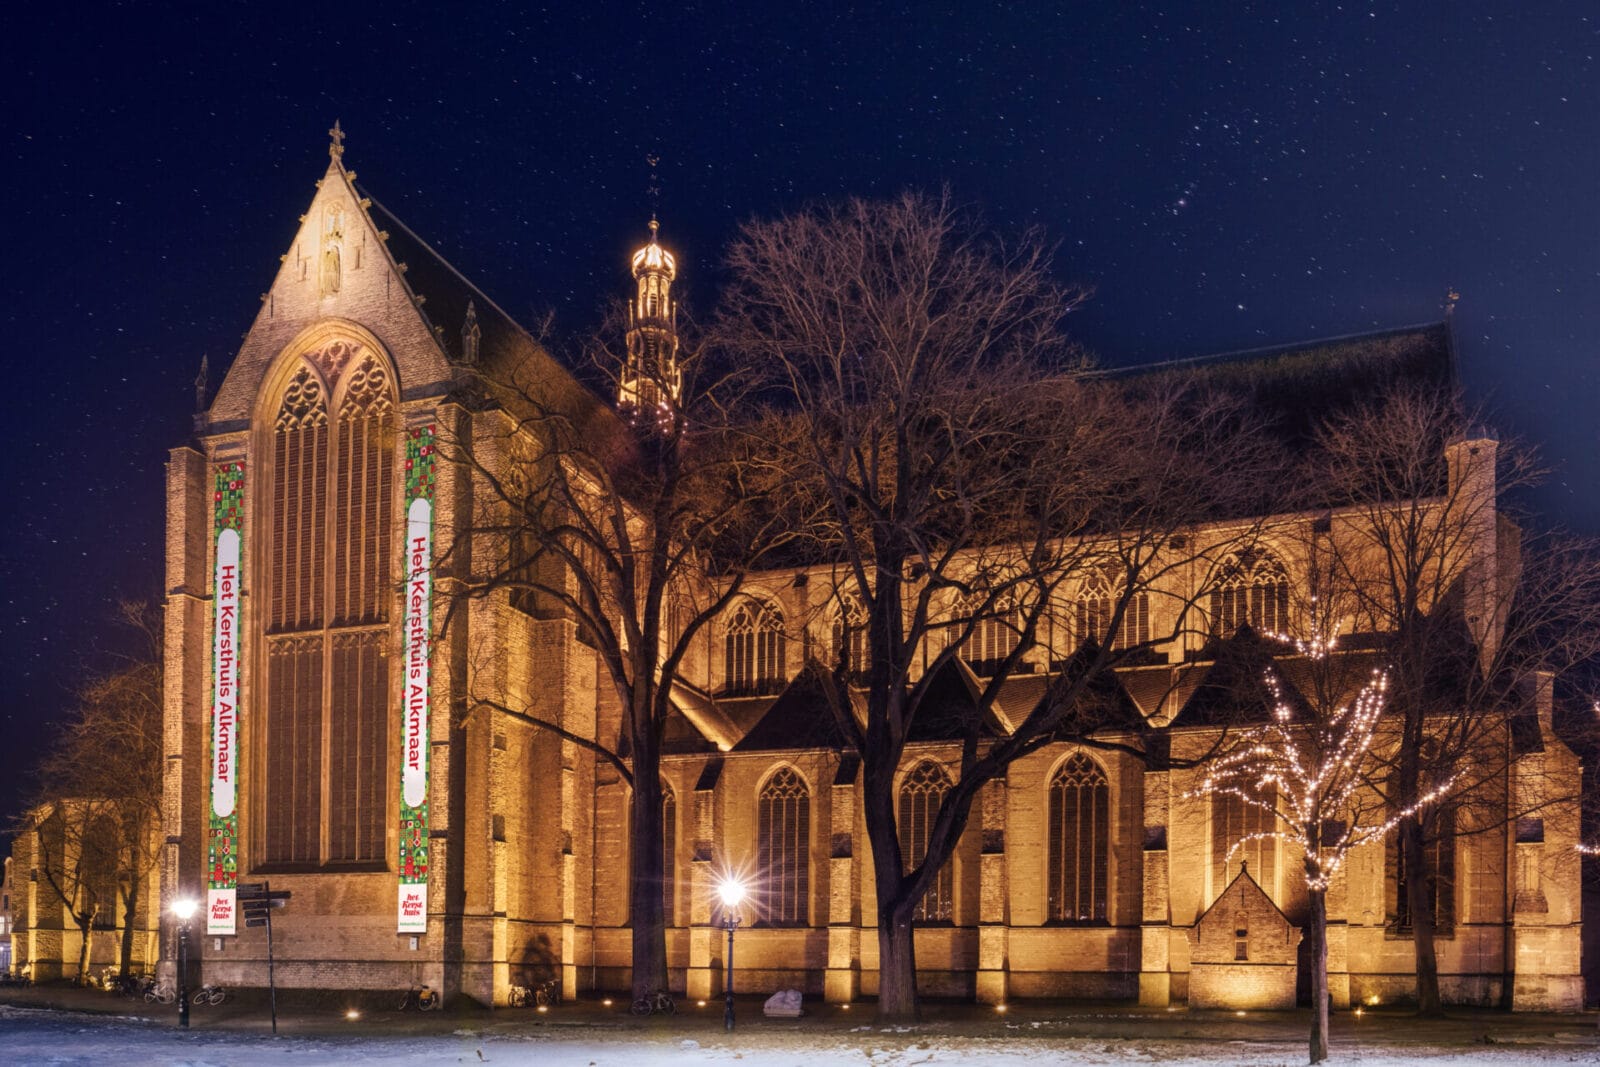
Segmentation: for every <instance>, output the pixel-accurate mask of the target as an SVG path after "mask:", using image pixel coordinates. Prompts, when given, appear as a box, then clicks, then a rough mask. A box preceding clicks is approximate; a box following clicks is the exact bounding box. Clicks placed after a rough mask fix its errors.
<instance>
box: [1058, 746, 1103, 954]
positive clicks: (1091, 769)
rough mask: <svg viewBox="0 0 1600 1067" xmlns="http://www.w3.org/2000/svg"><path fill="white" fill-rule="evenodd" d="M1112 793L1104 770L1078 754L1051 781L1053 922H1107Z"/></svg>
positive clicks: (1062, 766) (1064, 764) (1063, 765)
mask: <svg viewBox="0 0 1600 1067" xmlns="http://www.w3.org/2000/svg"><path fill="white" fill-rule="evenodd" d="M1110 837H1111V791H1110V787H1109V785H1108V784H1107V782H1106V776H1105V773H1104V772H1103V771H1101V770H1100V768H1099V767H1098V766H1097V765H1096V764H1095V762H1094V761H1093V760H1091V759H1089V758H1088V757H1087V756H1083V755H1081V754H1080V755H1075V756H1073V757H1071V758H1070V759H1068V760H1067V761H1066V762H1065V763H1063V764H1062V765H1061V767H1060V768H1059V769H1058V770H1057V771H1056V773H1055V777H1053V778H1052V779H1051V780H1050V855H1049V864H1050V868H1049V885H1048V887H1047V888H1048V891H1049V898H1050V900H1049V903H1050V918H1051V919H1052V920H1054V921H1056V922H1080V923H1081V922H1104V921H1105V919H1106V871H1107V868H1108V865H1109V863H1108V853H1109V848H1108V846H1109V844H1110Z"/></svg>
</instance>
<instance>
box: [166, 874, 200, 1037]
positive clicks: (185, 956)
mask: <svg viewBox="0 0 1600 1067" xmlns="http://www.w3.org/2000/svg"><path fill="white" fill-rule="evenodd" d="M199 907H200V902H199V901H197V900H195V899H194V898H193V897H179V898H178V899H177V900H174V901H173V902H172V914H173V915H174V916H175V917H176V918H177V920H178V1027H179V1029H183V1030H187V1029H188V1028H189V920H191V919H193V918H194V913H195V911H196V910H198V909H199Z"/></svg>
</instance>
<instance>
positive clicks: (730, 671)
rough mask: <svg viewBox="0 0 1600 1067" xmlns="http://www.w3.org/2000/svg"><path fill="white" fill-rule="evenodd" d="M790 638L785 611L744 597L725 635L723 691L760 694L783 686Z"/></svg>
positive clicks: (732, 693)
mask: <svg viewBox="0 0 1600 1067" xmlns="http://www.w3.org/2000/svg"><path fill="white" fill-rule="evenodd" d="M786 645H787V641H786V638H785V637H784V632H783V615H782V613H781V612H779V611H778V609H777V608H775V607H772V606H770V605H766V604H761V603H758V602H757V601H754V600H748V599H747V600H743V601H741V602H740V603H739V606H738V607H737V608H735V609H734V612H733V617H732V618H731V619H729V620H728V626H727V630H726V635H725V637H724V639H723V652H724V669H725V671H726V676H725V685H724V689H723V692H724V693H725V694H726V695H728V696H758V695H761V694H766V693H776V692H778V691H779V690H780V689H782V688H783V683H784V679H785V677H786V670H785V664H784V660H785V658H786V653H787V651H788V650H787V647H786Z"/></svg>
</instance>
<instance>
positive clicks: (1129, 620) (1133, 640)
mask: <svg viewBox="0 0 1600 1067" xmlns="http://www.w3.org/2000/svg"><path fill="white" fill-rule="evenodd" d="M1117 599H1118V597H1117V594H1116V593H1115V592H1113V591H1112V588H1111V583H1110V582H1108V581H1107V580H1106V579H1105V578H1104V577H1101V576H1100V575H1095V576H1093V577H1091V578H1090V579H1088V580H1087V581H1085V582H1084V583H1083V586H1082V587H1081V588H1080V589H1079V590H1078V599H1077V601H1076V603H1074V605H1073V616H1074V622H1075V623H1076V624H1077V625H1076V628H1075V633H1076V636H1077V638H1078V640H1079V641H1093V642H1094V643H1095V644H1097V645H1099V646H1101V647H1102V648H1104V647H1106V644H1107V641H1106V638H1107V637H1108V636H1109V637H1110V638H1111V641H1110V647H1111V648H1112V649H1114V650H1117V651H1121V650H1123V649H1126V648H1131V647H1133V646H1135V645H1142V644H1145V643H1147V642H1148V641H1149V640H1150V594H1148V593H1135V594H1133V595H1132V596H1130V597H1129V598H1128V605H1127V608H1126V609H1125V610H1124V611H1123V613H1122V624H1121V625H1120V626H1119V627H1117V632H1116V633H1115V634H1112V633H1111V620H1112V617H1113V616H1115V614H1116V610H1117Z"/></svg>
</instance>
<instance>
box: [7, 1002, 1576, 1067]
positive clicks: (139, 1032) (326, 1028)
mask: <svg viewBox="0 0 1600 1067" xmlns="http://www.w3.org/2000/svg"><path fill="white" fill-rule="evenodd" d="M110 1006H111V1005H110V1004H108V1005H107V1007H110ZM712 1007H715V1006H714V1005H713V1006H712ZM750 1009H751V1011H750V1013H749V1015H747V1016H746V1017H745V1020H744V1027H743V1028H742V1029H740V1030H738V1031H736V1032H735V1033H734V1034H732V1035H727V1034H724V1032H723V1031H722V1029H721V1026H720V1013H719V1012H714V1011H710V1010H708V1011H706V1012H704V1013H700V1014H697V1015H693V1014H692V1015H690V1016H687V1017H679V1018H677V1019H672V1020H655V1019H652V1020H644V1021H642V1022H641V1021H638V1020H633V1019H629V1018H626V1017H623V1018H621V1019H616V1018H612V1017H609V1016H597V1015H594V1014H592V1013H591V1014H587V1015H583V1014H580V1013H575V1012H569V1013H568V1014H567V1016H566V1018H565V1019H563V1018H559V1017H556V1016H551V1017H549V1018H543V1017H534V1016H531V1015H529V1014H526V1013H510V1012H499V1013H495V1014H493V1015H490V1014H488V1013H479V1014H478V1015H476V1016H474V1017H467V1018H463V1017H455V1018H451V1017H449V1016H427V1017H419V1016H416V1015H407V1016H400V1015H398V1014H395V1013H390V1012H383V1013H378V1014H375V1015H373V1016H370V1017H368V1018H364V1019H362V1020H359V1021H355V1022H346V1021H345V1020H343V1019H340V1018H338V1017H336V1016H333V1015H329V1014H326V1013H324V1014H322V1015H320V1016H317V1015H304V1014H302V1015H290V1016H289V1017H286V1018H285V1019H284V1020H283V1025H282V1026H281V1027H280V1029H281V1031H282V1033H281V1035H280V1036H278V1037H273V1036H272V1035H271V1034H270V1033H269V1032H266V1031H265V1030H264V1029H263V1028H262V1025H261V1020H260V1019H259V1018H257V1017H256V1016H255V1014H254V1013H253V1012H252V1013H250V1015H249V1016H248V1017H244V1016H240V1017H237V1018H236V1019H234V1020H231V1021H230V1020H228V1019H226V1018H225V1017H223V1016H220V1015H217V1014H212V1015H209V1016H207V1015H204V1014H202V1012H204V1011H214V1010H213V1009H196V1023H195V1028H194V1029H191V1030H189V1031H187V1032H181V1031H178V1030H176V1029H175V1028H174V1027H173V1019H172V1017H171V1015H170V1009H166V1010H165V1011H163V1009H156V1011H158V1012H162V1014H159V1015H154V1014H148V1015H147V1014H144V1013H142V1012H141V1013H138V1014H127V1015H108V1014H91V1013H89V1012H83V1011H68V1010H59V1009H46V1008H37V1007H19V1006H14V1005H0V1063H3V1064H25V1065H30V1067H31V1065H35V1064H39V1065H61V1067H72V1065H78V1064H96V1065H98V1064H115V1065H119V1067H123V1065H126V1067H138V1065H144V1064H151V1065H162V1067H169V1065H170V1067H258V1065H267V1064H295V1065H307V1067H310V1065H320V1064H329V1065H334V1064H337V1065H340V1067H361V1065H364V1064H384V1065H386V1067H388V1065H392V1067H423V1065H428V1067H432V1065H437V1064H480V1063H482V1064H497V1065H523V1064H526V1065H538V1067H612V1065H617V1067H655V1065H657V1064H716V1065H729V1067H732V1065H735V1064H737V1065H738V1067H824V1065H833V1064H846V1065H849V1064H857V1065H860V1067H912V1065H922V1064H932V1065H939V1064H955V1063H964V1064H974V1063H976V1064H1001V1065H1005V1064H1027V1065H1034V1067H1037V1065H1043V1064H1065V1065H1070V1067H1077V1065H1102V1064H1123V1063H1161V1064H1178V1065H1184V1064H1187V1065H1196V1067H1198V1065H1201V1064H1205V1065H1215V1064H1236V1065H1239V1067H1268V1065H1276V1064H1285V1065H1289V1064H1301V1063H1304V1062H1305V1040H1304V1034H1303V1031H1301V1030H1300V1026H1301V1024H1302V1023H1303V1021H1304V1016H1303V1013H1294V1014H1286V1015H1282V1016H1276V1017H1263V1018H1261V1019H1257V1020H1249V1021H1244V1022H1241V1021H1239V1020H1235V1019H1232V1018H1228V1017H1226V1016H1220V1015H1219V1016H1216V1017H1205V1016H1186V1017H1185V1018H1183V1019H1181V1020H1180V1019H1173V1020H1170V1021H1169V1020H1162V1019H1158V1018H1154V1017H1151V1016H1140V1015H1138V1014H1137V1013H1131V1012H1100V1013H1094V1012H1084V1013H1078V1014H1064V1013H1062V1012H1060V1011H1056V1012H1051V1013H1049V1014H1048V1017H1039V1016H1040V1015H1041V1014H1043V1013H1042V1012H1039V1011H1037V1010H1036V1011H1035V1014H1034V1015H1033V1016H1032V1017H1028V1016H1026V1015H1025V1016H1023V1017H1019V1018H1004V1019H1000V1018H992V1017H989V1018H985V1017H980V1016H976V1015H968V1016H966V1017H965V1018H962V1019H958V1020H956V1021H953V1022H926V1023H923V1024H920V1025H917V1026H897V1027H880V1026H877V1025H875V1024H869V1023H867V1020H864V1019H860V1020H858V1019H850V1018H848V1017H845V1018H841V1017H839V1016H838V1015H835V1016H833V1017H832V1018H820V1019H819V1018H810V1019H807V1020H801V1021H799V1022H798V1023H793V1022H783V1023H779V1022H777V1021H773V1020H762V1019H760V1018H759V1016H758V1015H756V1014H755V1013H756V1011H758V1008H757V1006H756V1005H751V1006H750ZM824 1010H826V1009H824ZM751 1016H754V1017H751ZM1367 1023H1373V1024H1375V1025H1370V1026H1369V1025H1365V1024H1367ZM1119 1035H1130V1036H1119ZM1331 1062H1332V1063H1334V1064H1347V1063H1359V1064H1372V1065H1377V1064H1429V1065H1436V1067H1446V1065H1449V1067H1480V1065H1481V1067H1519V1065H1524V1064H1553V1063H1596V1062H1600V1035H1597V1034H1596V1031H1595V1026H1594V1019H1593V1016H1592V1014H1591V1015H1589V1016H1572V1017H1565V1018H1562V1017H1547V1018H1546V1019H1545V1020H1542V1021H1539V1022H1537V1023H1532V1024H1530V1022H1529V1021H1527V1020H1524V1019H1519V1018H1516V1017H1507V1016H1494V1015H1484V1016H1477V1017H1472V1018H1468V1019H1460V1020H1453V1021H1446V1022H1445V1023H1431V1024H1426V1025H1421V1024H1417V1023H1416V1022H1415V1020H1406V1019H1405V1017H1404V1016H1400V1015H1397V1016H1393V1017H1391V1018H1390V1019H1388V1020H1387V1021H1383V1020H1376V1019H1372V1018H1370V1017H1369V1018H1367V1019H1364V1020H1354V1019H1351V1018H1349V1017H1344V1018H1339V1019H1336V1020H1335V1024H1334V1041H1333V1056H1332V1061H1331Z"/></svg>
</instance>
